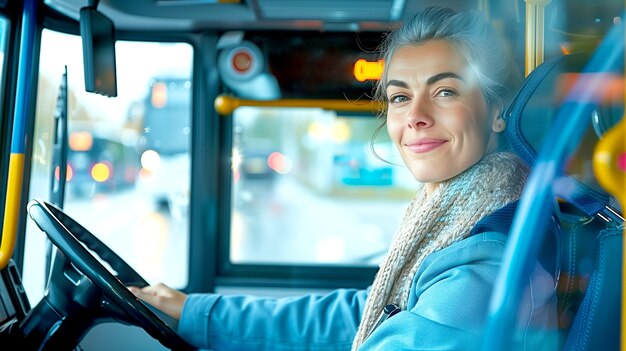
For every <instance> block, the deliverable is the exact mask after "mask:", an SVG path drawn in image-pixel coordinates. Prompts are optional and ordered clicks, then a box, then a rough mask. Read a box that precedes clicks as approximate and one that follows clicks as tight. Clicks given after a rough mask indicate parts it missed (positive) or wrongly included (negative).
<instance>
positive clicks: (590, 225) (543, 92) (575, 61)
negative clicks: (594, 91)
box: [503, 53, 623, 350]
mask: <svg viewBox="0 0 626 351" xmlns="http://www.w3.org/2000/svg"><path fill="white" fill-rule="evenodd" d="M589 57H590V56H589V55H587V54H583V53H576V54H570V55H565V56H560V57H557V58H554V59H552V60H549V61H546V62H544V63H543V64H541V65H539V66H538V67H537V68H536V69H535V70H534V71H533V72H531V73H530V74H529V75H528V77H527V78H526V80H525V82H524V84H523V85H522V87H521V89H520V90H519V92H518V94H517V96H516V97H515V98H514V100H513V101H512V102H511V104H510V105H509V107H508V108H507V109H506V111H505V112H504V115H503V117H504V119H505V121H506V122H507V128H506V134H507V137H508V140H509V143H510V147H511V149H512V151H514V152H515V153H516V154H517V155H518V156H520V157H521V158H522V159H523V160H524V161H525V162H526V163H527V164H528V165H529V166H533V164H534V163H535V160H536V158H537V152H538V150H540V148H541V144H542V141H543V138H544V136H545V135H546V134H547V131H548V129H549V128H550V127H551V126H552V122H553V120H554V119H555V117H556V111H557V107H558V105H559V102H560V101H561V100H562V98H563V97H564V96H565V95H566V94H565V93H566V92H567V91H566V90H567V87H569V86H571V82H572V81H573V79H574V78H576V77H577V76H578V74H579V73H581V72H583V68H584V66H585V64H586V63H587V61H588V59H589ZM620 74H621V72H620ZM622 96H623V94H622ZM620 108H621V107H618V108H616V106H608V107H607V106H597V107H596V109H595V110H596V111H595V113H594V114H593V116H590V118H589V121H590V123H589V125H588V126H586V128H587V131H586V133H585V137H584V139H583V142H582V143H581V146H580V147H579V150H578V151H577V152H576V153H575V155H574V156H573V157H572V158H571V159H570V160H569V162H568V165H566V167H565V170H564V173H563V175H562V176H561V177H560V178H559V179H558V181H557V182H556V183H555V184H554V185H553V192H554V194H555V196H556V197H557V200H558V201H557V206H556V207H557V208H556V217H557V219H558V222H559V226H560V231H559V242H560V254H559V255H560V258H559V263H560V274H559V276H558V282H557V287H556V289H557V290H556V295H557V317H558V334H559V349H564V350H595V349H598V348H599V347H600V346H599V345H603V346H602V349H610V350H612V349H619V336H620V335H619V326H620V308H619V306H620V301H621V260H622V257H621V256H622V252H621V248H622V228H623V218H622V215H621V209H619V205H618V203H617V202H616V201H615V200H614V199H613V198H612V197H611V196H609V195H608V194H607V193H606V192H605V191H604V190H603V189H602V188H601V187H600V186H599V185H598V184H597V183H596V181H595V178H594V177H593V174H592V170H591V157H592V154H593V146H594V145H595V143H596V141H597V140H598V139H599V138H601V136H602V133H603V132H604V131H605V130H607V129H609V128H610V127H611V126H612V125H614V124H615V123H616V122H617V121H619V118H621V116H622V113H621V111H619V109H620Z"/></svg>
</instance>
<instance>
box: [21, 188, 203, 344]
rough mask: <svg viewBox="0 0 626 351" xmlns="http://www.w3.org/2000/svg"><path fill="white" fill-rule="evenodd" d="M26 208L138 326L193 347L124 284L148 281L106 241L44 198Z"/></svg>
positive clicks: (157, 336) (164, 339)
mask: <svg viewBox="0 0 626 351" xmlns="http://www.w3.org/2000/svg"><path fill="white" fill-rule="evenodd" d="M27 212H28V215H29V216H30V217H31V218H32V219H33V221H34V222H35V224H36V225H37V226H38V227H39V229H41V230H42V231H43V232H44V233H45V234H46V235H47V236H48V238H49V239H50V241H51V242H52V243H53V244H54V245H55V246H56V247H57V249H59V250H60V251H61V252H62V253H63V254H64V255H65V256H66V257H67V259H68V260H69V261H70V262H72V264H73V265H74V266H75V267H76V268H77V269H78V270H79V271H80V272H81V273H82V274H84V275H85V276H86V277H87V278H89V279H90V280H91V281H92V282H93V284H94V285H95V286H96V287H98V288H99V289H100V290H101V291H102V293H103V294H104V295H105V296H106V297H107V298H108V299H109V300H110V301H111V302H113V303H114V304H115V305H116V306H117V307H119V308H120V309H121V310H122V311H123V312H124V313H125V314H126V315H127V316H128V317H130V318H131V319H132V320H133V321H134V322H135V323H136V325H137V326H139V327H141V328H143V329H144V330H145V331H146V332H148V334H150V335H151V336H152V337H154V338H155V339H157V340H159V341H160V342H161V343H162V344H163V345H164V346H166V347H168V348H170V349H173V350H195V348H194V347H192V346H191V345H190V344H189V343H187V342H186V341H185V340H184V339H183V338H182V337H180V336H179V335H178V334H177V333H176V332H175V331H174V330H172V328H170V327H169V326H168V325H167V323H165V322H164V321H163V320H162V319H161V318H159V317H158V316H157V315H156V314H155V313H154V312H153V311H152V310H150V309H149V308H148V307H147V306H146V305H145V304H144V303H143V302H142V301H141V300H140V299H138V298H137V297H136V296H135V295H134V294H133V293H132V292H130V290H128V288H127V285H135V286H139V287H143V286H146V285H148V283H147V282H146V280H145V279H143V278H142V277H141V275H139V273H137V272H136V271H135V270H134V269H133V268H132V267H131V266H130V265H128V264H127V263H126V262H125V261H124V260H123V259H122V258H121V257H119V256H118V255H117V254H116V253H115V252H113V250H111V249H110V248H109V247H108V246H107V245H106V244H104V243H103V242H102V241H100V240H99V239H98V238H97V237H95V236H94V235H93V234H92V233H91V232H89V231H88V230H87V229H85V228H84V227H83V226H81V225H80V224H79V223H78V222H76V221H75V220H74V219H72V218H71V217H70V216H68V215H67V214H66V213H64V212H63V211H62V210H61V209H60V208H58V207H56V206H54V205H53V204H50V203H48V202H46V201H44V200H41V199H34V200H31V201H30V202H29V203H28V205H27ZM76 229H79V230H76ZM77 232H78V233H80V234H79V236H80V237H78V236H77V235H76V234H75V233H77ZM83 245H85V246H86V247H88V248H89V249H90V250H92V251H94V252H96V253H97V254H98V256H100V258H101V259H102V260H104V261H105V262H106V263H108V264H109V265H111V267H112V268H113V269H114V270H116V271H117V272H118V274H119V275H118V277H116V276H114V275H113V274H112V273H111V272H110V271H109V270H108V269H107V268H106V267H105V266H104V265H103V264H102V263H100V261H99V260H98V259H96V258H95V257H94V256H93V254H92V253H90V252H89V251H88V250H87V249H86V248H85V247H84V246H83ZM125 284H126V285H125Z"/></svg>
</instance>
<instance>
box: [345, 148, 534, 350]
mask: <svg viewBox="0 0 626 351" xmlns="http://www.w3.org/2000/svg"><path fill="white" fill-rule="evenodd" d="M527 175H528V168H527V166H526V165H525V164H524V163H523V162H522V161H521V160H520V159H519V158H518V157H517V156H515V155H513V154H511V153H508V152H500V153H492V154H489V155H486V156H484V157H483V158H482V159H481V160H480V161H479V162H478V163H476V164H475V165H474V166H472V167H470V168H469V169H468V170H466V171H465V172H463V173H461V174H459V175H458V176H456V177H454V178H452V179H449V180H446V181H444V182H442V183H441V184H439V186H438V187H437V189H436V190H435V191H433V193H432V194H431V195H430V196H429V197H427V196H426V191H425V189H424V188H423V187H422V188H421V189H420V190H418V191H417V194H416V195H415V197H414V198H413V200H412V201H411V203H410V204H409V206H408V208H407V210H406V212H405V215H404V218H403V220H402V222H401V223H400V227H399V228H398V230H397V232H396V234H395V236H394V239H393V242H392V243H391V246H390V248H389V250H388V251H387V255H386V257H385V259H384V260H383V262H382V264H381V265H380V269H379V271H378V273H377V275H376V278H375V279H374V282H373V284H372V287H371V289H370V293H369V296H368V298H367V301H366V303H365V310H364V311H363V317H362V320H361V324H360V325H359V329H358V331H357V334H356V337H355V339H354V343H353V345H352V350H356V349H357V348H358V347H359V346H360V345H361V344H362V343H363V341H364V340H365V338H366V337H367V336H368V335H369V333H370V332H371V330H372V328H373V326H374V324H375V323H376V321H377V320H378V318H379V316H380V315H381V313H382V310H383V307H384V306H385V305H386V304H389V303H395V304H396V305H398V306H399V307H400V308H401V309H406V307H407V301H408V297H409V293H410V288H411V283H412V280H413V278H414V276H415V273H416V271H417V269H418V267H419V266H420V264H421V263H422V262H423V261H424V259H425V258H426V257H427V256H428V255H429V254H431V253H433V252H435V251H437V250H441V249H443V248H445V247H447V246H449V245H451V244H453V243H455V242H457V241H460V240H462V239H464V238H466V237H467V236H468V235H469V233H470V230H471V229H472V227H473V226H474V225H475V224H476V223H477V222H478V221H479V220H480V219H482V218H483V217H485V216H487V215H489V214H491V213H492V212H494V211H495V210H497V209H499V208H501V207H503V206H505V205H506V204H508V203H510V202H513V201H515V200H517V199H518V198H519V197H520V194H521V192H522V188H523V186H524V182H525V180H526V176H527Z"/></svg>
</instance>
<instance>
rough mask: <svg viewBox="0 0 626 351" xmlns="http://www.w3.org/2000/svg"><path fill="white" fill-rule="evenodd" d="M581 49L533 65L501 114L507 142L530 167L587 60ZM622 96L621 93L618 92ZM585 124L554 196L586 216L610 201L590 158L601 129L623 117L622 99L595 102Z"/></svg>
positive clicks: (608, 127) (601, 208) (605, 128)
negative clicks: (582, 135)
mask: <svg viewBox="0 0 626 351" xmlns="http://www.w3.org/2000/svg"><path fill="white" fill-rule="evenodd" d="M590 57H591V56H590V55H589V54H586V53H574V54H569V55H563V56H559V57H556V58H553V59H551V60H548V61H545V62H544V63H542V64H541V65H539V66H537V67H536V68H535V69H534V70H533V71H532V72H531V73H530V74H529V75H528V76H527V77H526V80H525V81H524V84H523V85H522V87H521V88H520V90H519V91H518V93H517V95H516V96H515V98H514V99H513V100H512V101H511V103H510V104H509V106H508V107H507V108H506V110H505V111H504V113H503V118H504V120H505V121H506V122H507V127H506V130H505V133H506V136H507V138H508V141H509V144H510V146H511V148H512V150H513V152H515V153H516V154H517V155H518V156H520V157H521V158H522V159H523V160H524V161H525V162H526V163H527V164H528V165H529V166H532V165H534V163H535V160H536V158H537V155H538V152H539V150H540V148H541V146H542V144H543V140H544V138H545V136H546V135H547V134H548V131H549V129H550V128H551V127H552V125H553V122H554V120H555V119H556V116H557V112H558V109H559V108H560V105H561V102H562V101H563V100H564V98H565V97H566V96H567V94H568V92H569V88H571V87H572V86H573V85H574V82H575V81H576V79H577V78H578V77H579V76H580V73H581V72H583V69H584V68H585V65H586V64H587V62H588V60H589V59H590ZM622 96H623V95H622ZM591 110H593V113H591V114H590V116H589V123H588V124H586V125H581V126H580V128H585V130H586V133H585V137H584V139H583V141H582V143H581V145H579V147H578V149H577V151H576V155H574V156H572V158H571V159H570V160H569V161H568V164H567V165H566V166H565V169H564V170H563V175H562V176H561V177H560V178H559V179H558V180H557V181H556V182H555V184H554V192H555V195H556V196H558V197H560V198H562V199H564V200H566V201H568V202H571V203H573V204H574V205H575V206H576V207H578V208H579V209H581V210H582V211H584V212H585V213H587V214H588V215H596V214H597V213H598V212H600V211H602V210H604V208H605V207H606V206H607V205H608V206H613V205H614V203H615V201H614V199H612V198H611V197H610V196H609V195H608V194H607V193H606V191H605V190H604V189H603V188H602V187H601V186H600V185H599V184H598V183H597V181H596V179H595V177H594V175H593V169H592V167H591V159H592V156H593V148H594V146H595V144H596V142H597V140H598V139H599V138H601V136H602V134H603V133H604V132H605V131H606V130H608V129H610V128H611V127H612V126H613V125H615V124H616V123H617V122H619V120H620V119H621V117H622V110H623V102H621V101H620V103H619V104H615V105H611V104H608V105H607V106H604V105H603V106H600V104H598V106H594V107H593V108H592V109H591Z"/></svg>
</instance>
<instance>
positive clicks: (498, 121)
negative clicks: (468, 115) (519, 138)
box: [491, 110, 506, 133]
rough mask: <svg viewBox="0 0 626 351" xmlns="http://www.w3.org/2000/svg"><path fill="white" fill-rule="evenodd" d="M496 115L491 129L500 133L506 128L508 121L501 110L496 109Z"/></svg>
mask: <svg viewBox="0 0 626 351" xmlns="http://www.w3.org/2000/svg"><path fill="white" fill-rule="evenodd" d="M494 115H495V116H494V118H493V122H492V123H491V130H492V131H494V132H495V133H500V132H502V131H503V130H504V129H506V122H505V121H504V119H503V118H502V115H501V114H500V111H499V110H496V111H495V112H494Z"/></svg>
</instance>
